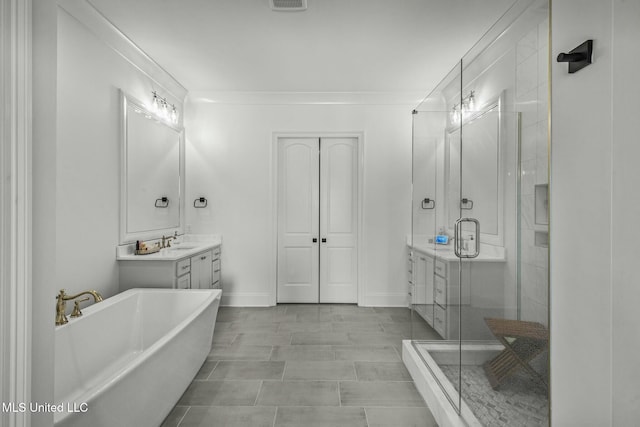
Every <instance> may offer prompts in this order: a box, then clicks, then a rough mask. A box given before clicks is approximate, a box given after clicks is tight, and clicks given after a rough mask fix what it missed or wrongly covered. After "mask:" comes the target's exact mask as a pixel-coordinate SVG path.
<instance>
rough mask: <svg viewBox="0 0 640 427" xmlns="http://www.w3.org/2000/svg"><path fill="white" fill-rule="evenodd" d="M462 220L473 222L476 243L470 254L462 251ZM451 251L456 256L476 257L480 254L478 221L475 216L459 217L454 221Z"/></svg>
mask: <svg viewBox="0 0 640 427" xmlns="http://www.w3.org/2000/svg"><path fill="white" fill-rule="evenodd" d="M464 222H469V223H472V224H474V226H475V229H476V244H475V248H474V251H473V253H471V254H468V253H466V254H463V253H462V247H461V246H462V241H461V240H460V237H461V236H462V223H464ZM453 251H454V252H455V254H456V256H457V257H458V258H476V257H477V256H478V255H480V221H478V220H477V219H475V218H459V219H458V220H457V221H456V225H455V226H454V227H453Z"/></svg>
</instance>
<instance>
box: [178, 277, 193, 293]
mask: <svg viewBox="0 0 640 427" xmlns="http://www.w3.org/2000/svg"><path fill="white" fill-rule="evenodd" d="M176 288H178V289H191V274H185V275H184V276H180V277H178V281H177V283H176Z"/></svg>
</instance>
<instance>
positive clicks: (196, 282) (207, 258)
mask: <svg viewBox="0 0 640 427" xmlns="http://www.w3.org/2000/svg"><path fill="white" fill-rule="evenodd" d="M212 259H213V251H206V252H203V253H200V254H197V255H194V256H192V257H191V288H192V289H211V285H212V284H213V262H212Z"/></svg>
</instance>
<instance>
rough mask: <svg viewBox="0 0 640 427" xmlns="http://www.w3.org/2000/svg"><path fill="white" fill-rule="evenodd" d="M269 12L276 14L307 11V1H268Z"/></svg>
mask: <svg viewBox="0 0 640 427" xmlns="http://www.w3.org/2000/svg"><path fill="white" fill-rule="evenodd" d="M269 5H270V6H271V10H274V11H276V12H298V11H301V10H307V0H269Z"/></svg>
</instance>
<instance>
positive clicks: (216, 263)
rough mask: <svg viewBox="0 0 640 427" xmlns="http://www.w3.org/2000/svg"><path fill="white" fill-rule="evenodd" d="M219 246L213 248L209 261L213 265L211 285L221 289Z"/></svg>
mask: <svg viewBox="0 0 640 427" xmlns="http://www.w3.org/2000/svg"><path fill="white" fill-rule="evenodd" d="M220 254H221V251H220V246H218V247H215V248H213V257H212V261H211V265H212V267H213V279H212V280H213V284H212V285H211V287H212V288H213V289H222V281H221V280H220V276H221V274H222V272H221V267H220V266H221V262H220Z"/></svg>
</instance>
